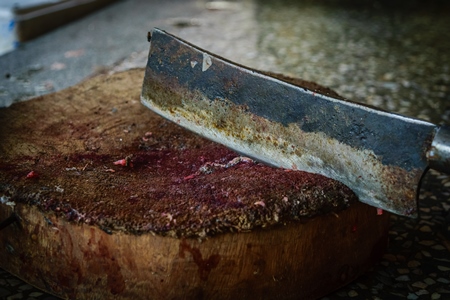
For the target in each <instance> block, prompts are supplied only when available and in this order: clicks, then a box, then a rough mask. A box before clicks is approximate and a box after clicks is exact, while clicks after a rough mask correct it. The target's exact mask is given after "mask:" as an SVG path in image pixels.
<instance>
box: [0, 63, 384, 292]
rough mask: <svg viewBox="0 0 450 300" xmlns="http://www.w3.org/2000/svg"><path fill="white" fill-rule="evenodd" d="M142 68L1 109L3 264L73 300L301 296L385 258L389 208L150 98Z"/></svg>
mask: <svg viewBox="0 0 450 300" xmlns="http://www.w3.org/2000/svg"><path fill="white" fill-rule="evenodd" d="M143 75H144V71H143V70H140V69H139V70H130V71H127V72H123V73H117V74H114V75H101V76H98V77H95V78H91V79H89V80H87V81H85V82H83V83H81V84H79V85H78V86H75V87H72V88H69V89H66V90H63V91H61V92H58V93H55V94H52V95H47V96H44V97H39V98H37V99H34V100H32V101H28V102H24V103H18V104H15V105H13V106H11V107H9V108H3V109H0V129H1V130H0V200H1V203H0V221H2V220H5V219H7V218H8V217H10V216H11V215H12V214H13V215H14V216H16V218H17V219H18V221H17V222H15V223H13V224H11V225H9V226H7V227H6V228H4V229H3V230H2V231H1V234H0V266H1V267H2V268H4V269H6V270H8V271H9V272H11V273H13V274H15V275H17V276H18V277H20V278H22V279H24V280H25V281H27V282H29V283H30V284H32V285H34V286H36V287H38V288H41V289H43V290H45V291H47V292H50V293H53V294H55V295H57V296H60V297H63V298H68V299H202V298H204V299H233V298H236V299H301V298H317V297H321V296H323V295H325V294H327V293H329V292H331V291H333V290H335V289H337V288H339V287H341V286H343V285H345V284H347V283H349V282H350V281H352V280H353V279H355V278H356V277H357V276H358V275H360V274H362V273H363V272H365V271H366V270H367V269H368V268H369V267H370V266H372V265H373V264H374V263H375V262H376V261H377V260H378V259H379V258H380V257H381V256H382V254H383V251H384V250H385V248H386V245H387V231H388V219H389V216H388V214H387V213H385V214H382V215H378V214H377V211H376V209H375V208H373V207H370V206H367V205H365V204H362V203H360V202H358V201H357V199H356V197H355V195H354V194H353V193H352V192H351V191H350V190H349V189H348V188H347V187H345V186H344V185H342V184H340V183H339V182H336V181H333V180H330V179H327V178H324V177H322V176H319V175H314V174H308V173H304V172H300V171H288V170H283V169H275V168H271V167H268V166H265V165H262V164H259V163H257V162H254V161H252V160H250V159H248V158H246V157H241V156H239V155H238V154H236V153H234V152H232V151H231V150H229V149H226V148H224V147H223V146H221V145H218V144H215V143H213V142H210V141H207V140H205V139H202V138H200V137H198V136H196V135H194V134H192V133H189V132H187V131H185V130H184V129H182V128H180V127H178V126H177V125H176V124H172V123H170V122H168V121H166V120H164V119H162V118H160V117H159V116H157V115H155V114H154V113H152V112H151V111H149V110H148V109H146V108H144V107H143V106H142V105H141V104H140V101H139V93H140V90H141V84H142V78H143Z"/></svg>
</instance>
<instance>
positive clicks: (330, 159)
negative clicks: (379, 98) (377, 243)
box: [141, 28, 450, 217]
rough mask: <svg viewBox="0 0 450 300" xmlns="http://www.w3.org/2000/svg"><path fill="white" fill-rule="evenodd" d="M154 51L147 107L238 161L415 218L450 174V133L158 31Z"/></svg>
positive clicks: (147, 75) (148, 71) (146, 90)
mask: <svg viewBox="0 0 450 300" xmlns="http://www.w3.org/2000/svg"><path fill="white" fill-rule="evenodd" d="M149 41H150V52H149V56H148V62H147V66H146V71H145V77H144V82H143V87H142V94H141V101H142V103H143V104H144V105H145V106H147V107H148V108H150V109H151V110H153V111H155V112H156V113H158V114H159V115H161V116H163V117H165V118H167V119H169V120H171V121H173V122H175V123H177V124H179V125H181V126H182V127H185V128H187V129H189V130H191V131H193V132H195V133H197V134H199V135H202V136H204V137H206V138H208V139H211V140H213V141H215V142H218V143H221V144H223V145H225V146H227V147H229V148H231V149H233V150H235V151H237V152H239V153H242V154H244V155H247V156H249V157H252V158H254V159H257V160H259V161H261V162H264V163H267V164H269V165H272V166H275V167H280V168H286V169H293V170H302V171H306V172H311V173H317V174H321V175H324V176H326V177H329V178H333V179H335V180H338V181H340V182H342V183H344V184H346V185H347V186H348V187H350V188H351V189H352V190H353V191H354V192H355V194H356V195H357V196H358V197H359V200H360V201H362V202H364V203H367V204H369V205H372V206H375V207H377V208H381V209H383V210H387V211H390V212H393V213H396V214H399V215H404V216H411V217H416V216H417V199H418V193H419V188H420V181H421V178H422V176H423V174H424V173H425V172H426V170H427V169H428V168H430V167H431V168H434V169H437V170H439V171H443V172H447V173H448V172H449V171H450V127H447V126H438V125H435V124H433V123H430V122H426V121H423V120H419V119H415V118H410V117H406V116H402V115H399V114H395V113H390V112H386V111H382V110H379V109H376V108H373V107H369V106H366V105H363V104H359V103H355V102H351V101H348V100H345V99H342V98H339V97H336V96H332V95H331V94H327V93H321V92H317V91H315V90H310V89H307V88H304V87H302V86H298V85H294V84H291V83H290V82H287V81H286V80H282V79H278V78H275V77H273V76H270V75H268V74H267V73H264V72H260V71H256V70H253V69H250V68H246V67H244V66H241V65H238V64H235V63H233V62H231V61H228V60H226V59H224V58H221V57H219V56H217V55H214V54H213V53H210V52H208V51H206V50H203V49H200V48H198V47H196V46H194V45H192V44H190V43H188V42H186V41H183V40H182V39H180V38H178V37H176V36H173V35H171V34H169V33H167V32H165V31H162V30H160V29H157V28H155V29H153V31H152V32H151V33H149Z"/></svg>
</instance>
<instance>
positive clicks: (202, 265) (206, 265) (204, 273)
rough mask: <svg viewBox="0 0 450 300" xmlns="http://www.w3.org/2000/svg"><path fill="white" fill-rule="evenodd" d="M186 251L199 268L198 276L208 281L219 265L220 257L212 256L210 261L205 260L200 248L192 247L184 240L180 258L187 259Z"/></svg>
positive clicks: (209, 258)
mask: <svg viewBox="0 0 450 300" xmlns="http://www.w3.org/2000/svg"><path fill="white" fill-rule="evenodd" d="M185 251H187V252H189V253H190V254H191V255H192V259H193V260H194V262H195V264H196V265H197V266H198V274H199V276H200V279H201V280H203V281H207V280H208V276H209V273H211V271H212V270H213V269H215V268H216V267H217V266H218V265H219V262H220V255H218V254H212V255H210V256H209V257H208V259H203V257H202V253H201V252H200V250H199V249H198V248H195V247H192V246H191V245H189V244H188V243H187V242H186V240H185V239H182V240H181V242H180V252H179V256H180V258H185V257H186V256H185V254H184V252H185Z"/></svg>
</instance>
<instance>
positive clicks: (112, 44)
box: [0, 0, 450, 299]
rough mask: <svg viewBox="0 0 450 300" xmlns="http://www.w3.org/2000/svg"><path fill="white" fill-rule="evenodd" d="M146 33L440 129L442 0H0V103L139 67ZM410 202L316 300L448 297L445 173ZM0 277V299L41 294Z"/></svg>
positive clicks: (443, 103) (444, 62) (445, 57)
mask: <svg viewBox="0 0 450 300" xmlns="http://www.w3.org/2000/svg"><path fill="white" fill-rule="evenodd" d="M155 26H156V27H159V28H162V29H164V30H167V31H169V32H170V33H173V34H175V35H178V36H180V37H181V38H183V39H186V40H188V41H190V42H191V43H193V44H196V45H198V46H200V47H202V48H205V49H207V50H209V51H212V52H214V53H216V54H219V55H221V56H224V57H225V58H228V59H231V60H233V61H235V62H238V63H240V64H244V65H247V66H249V67H253V68H257V69H262V70H267V71H273V72H280V73H284V74H286V75H290V76H295V77H300V78H302V79H305V80H310V81H315V82H317V83H319V84H322V85H325V86H328V87H330V88H332V89H334V90H335V91H337V92H338V93H339V94H341V95H342V96H344V97H347V98H349V99H351V100H353V101H357V102H361V103H366V104H369V105H373V106H376V107H378V108H381V109H385V110H389V111H393V112H397V113H401V114H405V115H409V116H413V117H418V118H421V119H425V120H429V121H432V122H435V123H447V124H448V123H450V101H449V100H450V4H449V2H448V1H443V0H430V1H423V0H412V1H404V0H402V1H401V0H279V1H269V0H242V1H207V0H165V1H155V0H153V1H152V0H121V1H120V0H119V1H95V0H79V1H75V0H72V1H70V0H67V1H44V0H40V1H38V0H23V1H19V0H16V1H13V0H2V2H1V3H0V37H1V38H0V41H1V42H0V54H1V56H0V107H7V106H10V105H11V104H13V103H15V102H18V101H23V100H28V99H31V98H33V97H36V96H39V95H43V94H47V93H52V92H55V91H58V90H61V89H64V88H66V87H69V86H72V85H74V84H77V83H79V82H80V81H82V80H84V79H86V78H90V77H92V76H95V75H96V74H102V73H113V72H118V71H122V70H126V69H130V68H136V67H138V68H142V67H145V63H146V56H147V53H148V49H149V43H148V42H147V38H146V36H147V32H148V31H150V30H151V29H152V28H153V27H155ZM0 130H1V129H0ZM420 205H421V207H420V211H421V216H420V218H419V219H418V220H411V219H405V218H400V217H397V216H393V217H392V230H391V232H390V239H391V244H390V246H389V249H388V253H387V254H386V256H385V258H384V259H383V261H382V262H380V265H378V266H377V267H375V268H374V269H373V271H372V272H369V273H368V274H367V275H365V276H363V277H362V278H360V279H359V280H358V281H356V282H355V283H353V284H350V285H349V286H347V287H345V288H343V289H341V290H340V291H337V292H336V293H334V294H333V295H330V296H329V297H327V299H339V298H348V297H352V298H354V299H387V298H388V299H396V298H399V299H405V298H407V299H419V298H421V297H424V298H427V299H449V298H450V288H449V285H450V214H449V211H450V179H449V177H448V176H447V175H444V174H439V173H437V172H433V173H429V174H428V175H427V176H425V180H424V184H423V187H422V191H421V194H420ZM0 276H3V279H0V299H2V297H3V298H7V297H10V298H9V299H20V297H23V298H24V299H44V298H45V297H50V296H49V295H46V294H44V293H41V292H39V291H37V290H34V289H32V288H31V287H27V285H26V284H25V283H21V282H20V281H18V279H16V278H14V277H13V276H12V275H10V274H8V273H7V272H2V273H0ZM9 280H13V281H11V282H12V283H10V281H9ZM14 280H16V281H14ZM20 287H25V288H22V289H21V288H20ZM33 293H36V294H33ZM14 297H19V298H14Z"/></svg>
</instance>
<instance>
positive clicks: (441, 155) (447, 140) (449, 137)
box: [427, 126, 450, 174]
mask: <svg viewBox="0 0 450 300" xmlns="http://www.w3.org/2000/svg"><path fill="white" fill-rule="evenodd" d="M427 159H428V165H429V166H430V168H432V169H435V170H438V171H441V172H444V173H447V174H450V127H448V126H442V127H439V128H438V129H437V132H436V135H435V136H434V139H433V142H432V143H431V148H430V150H428V152H427Z"/></svg>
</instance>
